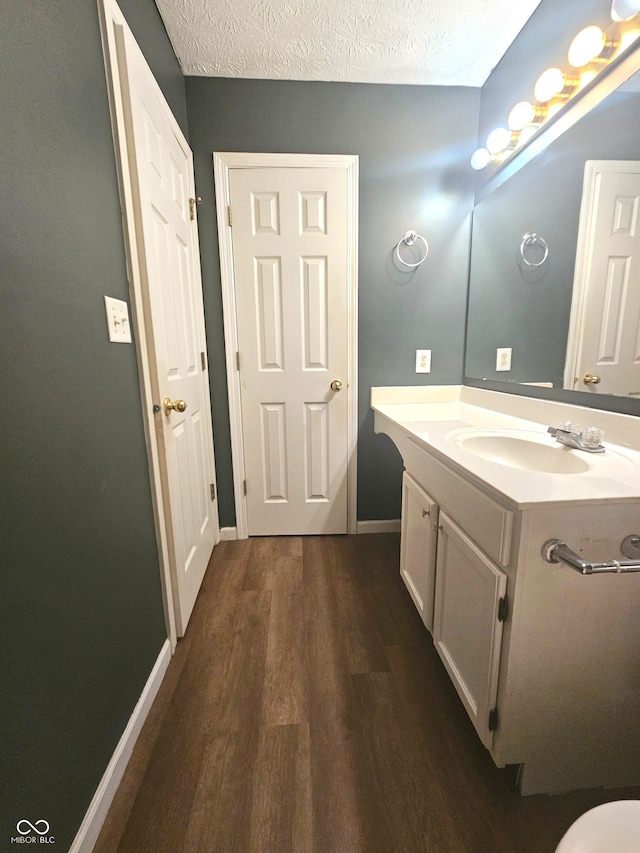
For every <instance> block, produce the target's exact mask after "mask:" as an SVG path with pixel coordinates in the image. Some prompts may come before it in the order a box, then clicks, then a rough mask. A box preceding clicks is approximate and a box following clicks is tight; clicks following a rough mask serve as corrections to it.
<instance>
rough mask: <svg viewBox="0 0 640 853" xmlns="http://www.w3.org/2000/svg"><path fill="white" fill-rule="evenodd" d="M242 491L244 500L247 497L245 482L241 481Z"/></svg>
mask: <svg viewBox="0 0 640 853" xmlns="http://www.w3.org/2000/svg"><path fill="white" fill-rule="evenodd" d="M242 491H243V494H244V496H245V498H246V496H247V481H246V480H243V481H242Z"/></svg>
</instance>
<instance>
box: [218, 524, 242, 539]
mask: <svg viewBox="0 0 640 853" xmlns="http://www.w3.org/2000/svg"><path fill="white" fill-rule="evenodd" d="M237 538H238V528H237V527H221V528H220V541H221V542H234V541H235V540H236V539H237Z"/></svg>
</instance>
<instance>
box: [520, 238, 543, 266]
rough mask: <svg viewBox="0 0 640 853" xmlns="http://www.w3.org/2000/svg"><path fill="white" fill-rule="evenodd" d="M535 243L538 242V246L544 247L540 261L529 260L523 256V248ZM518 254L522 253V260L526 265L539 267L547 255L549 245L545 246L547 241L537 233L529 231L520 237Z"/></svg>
mask: <svg viewBox="0 0 640 853" xmlns="http://www.w3.org/2000/svg"><path fill="white" fill-rule="evenodd" d="M536 243H539V244H540V246H542V248H543V249H544V254H543V256H542V260H540V261H530V260H528V259H527V257H526V256H525V249H526V248H527V247H529V246H535V245H536ZM520 254H521V255H522V260H523V261H524V262H525V264H526V265H527V266H528V267H541V266H542V264H543V263H544V262H545V261H546V260H547V258H548V257H549V247H548V246H547V241H546V240H545V239H544V238H543V237H541V236H540V235H539V234H534V233H529V234H525V235H524V237H523V238H522V243H520Z"/></svg>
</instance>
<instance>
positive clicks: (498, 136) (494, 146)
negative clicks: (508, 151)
mask: <svg viewBox="0 0 640 853" xmlns="http://www.w3.org/2000/svg"><path fill="white" fill-rule="evenodd" d="M510 143H511V133H510V132H509V131H508V130H507V128H506V127H496V129H495V130H492V131H491V133H490V134H489V136H487V150H488V151H489V153H490V154H499V153H500V151H504V149H505V148H508V147H509V145H510Z"/></svg>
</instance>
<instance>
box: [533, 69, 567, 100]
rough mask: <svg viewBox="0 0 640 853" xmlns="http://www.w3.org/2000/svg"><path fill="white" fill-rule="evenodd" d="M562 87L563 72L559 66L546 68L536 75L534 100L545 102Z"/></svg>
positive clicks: (553, 96)
mask: <svg viewBox="0 0 640 853" xmlns="http://www.w3.org/2000/svg"><path fill="white" fill-rule="evenodd" d="M563 89H564V74H563V73H562V71H561V70H560V69H559V68H547V70H546V71H545V72H544V73H543V74H541V75H540V76H539V77H538V80H537V82H536V85H535V87H534V90H533V94H534V95H535V98H536V101H540V103H541V104H546V103H547V101H550V100H551V99H552V98H555V96H556V95H557V94H558V93H559V92H561V91H562V90H563Z"/></svg>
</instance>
